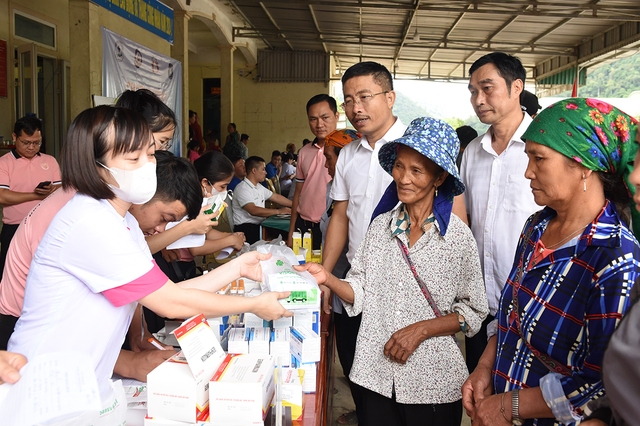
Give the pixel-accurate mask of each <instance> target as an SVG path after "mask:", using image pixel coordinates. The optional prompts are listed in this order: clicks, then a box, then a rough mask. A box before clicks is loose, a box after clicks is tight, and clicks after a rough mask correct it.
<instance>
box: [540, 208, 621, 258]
mask: <svg viewBox="0 0 640 426" xmlns="http://www.w3.org/2000/svg"><path fill="white" fill-rule="evenodd" d="M555 215H556V212H555V210H553V209H551V208H549V207H545V208H544V209H543V210H542V212H541V213H540V219H539V220H538V223H537V224H536V225H535V231H536V234H537V236H535V238H536V240H537V239H540V236H541V235H542V233H543V232H544V230H545V229H546V228H547V225H548V224H549V221H550V220H551V219H552V218H554V217H555ZM621 244H622V226H621V222H620V218H619V216H618V211H617V209H616V207H615V205H614V204H613V203H612V202H610V201H609V200H607V201H606V203H605V205H604V206H603V207H602V210H601V211H600V213H599V214H598V216H597V217H596V218H595V219H594V220H593V222H591V225H587V227H586V229H585V231H584V232H583V233H582V235H580V236H579V237H578V243H577V244H576V255H578V254H580V253H582V252H583V251H585V250H586V249H587V247H589V246H594V247H609V248H613V247H620V245H621Z"/></svg>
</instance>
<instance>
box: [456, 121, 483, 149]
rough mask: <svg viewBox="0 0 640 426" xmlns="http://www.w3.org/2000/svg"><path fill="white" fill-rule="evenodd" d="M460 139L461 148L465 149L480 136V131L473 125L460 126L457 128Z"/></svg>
mask: <svg viewBox="0 0 640 426" xmlns="http://www.w3.org/2000/svg"><path fill="white" fill-rule="evenodd" d="M456 134H457V135H458V139H460V148H461V149H464V148H466V147H467V145H469V143H470V142H471V141H472V140H474V139H475V138H477V137H478V132H476V129H474V128H473V127H471V126H460V127H458V128H457V129H456Z"/></svg>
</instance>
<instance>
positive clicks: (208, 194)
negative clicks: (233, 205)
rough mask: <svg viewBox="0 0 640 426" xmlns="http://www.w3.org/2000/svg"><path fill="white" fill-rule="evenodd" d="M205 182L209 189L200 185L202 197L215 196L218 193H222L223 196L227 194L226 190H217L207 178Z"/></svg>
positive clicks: (206, 198)
mask: <svg viewBox="0 0 640 426" xmlns="http://www.w3.org/2000/svg"><path fill="white" fill-rule="evenodd" d="M207 182H208V183H209V186H210V187H211V191H210V192H208V191H207V187H206V186H204V185H202V189H203V190H204V199H205V200H208V199H209V198H215V197H217V196H218V195H222V194H224V195H225V196H226V195H227V191H222V192H221V191H218V190H217V189H216V188H215V187H214V186H213V185H211V182H209V181H208V180H207Z"/></svg>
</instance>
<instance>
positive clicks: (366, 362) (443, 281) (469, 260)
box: [345, 207, 489, 404]
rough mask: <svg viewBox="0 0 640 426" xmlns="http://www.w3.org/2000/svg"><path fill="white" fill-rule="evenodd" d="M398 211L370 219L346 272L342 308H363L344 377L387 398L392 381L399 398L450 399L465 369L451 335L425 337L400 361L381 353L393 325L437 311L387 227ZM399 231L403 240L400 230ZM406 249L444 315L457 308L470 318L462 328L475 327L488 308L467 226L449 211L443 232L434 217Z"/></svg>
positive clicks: (413, 401)
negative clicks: (348, 292)
mask: <svg viewBox="0 0 640 426" xmlns="http://www.w3.org/2000/svg"><path fill="white" fill-rule="evenodd" d="M401 212H402V209H401V207H399V208H396V209H394V210H392V211H390V212H388V213H385V214H382V215H380V216H378V217H377V218H376V219H375V220H374V221H373V222H372V223H371V226H370V227H369V230H368V232H367V234H366V236H365V238H364V240H363V242H362V244H360V247H359V248H358V251H357V252H356V255H355V258H354V259H353V262H352V265H351V270H350V271H349V274H348V275H347V277H346V278H345V280H346V281H348V282H349V284H350V285H351V287H352V288H353V291H354V302H353V304H345V310H346V311H347V313H348V314H349V315H351V316H354V315H357V314H359V313H361V312H362V323H361V325H360V332H359V334H358V339H357V343H356V353H355V359H354V362H353V367H352V369H351V374H350V378H351V380H352V381H353V382H355V383H357V384H359V385H360V386H363V387H365V388H367V389H370V390H372V391H374V392H377V393H379V394H381V395H383V396H386V397H388V398H391V396H392V392H393V391H394V389H395V393H396V400H397V401H398V402H399V403H402V404H442V403H449V402H454V401H457V400H459V399H460V398H461V391H460V388H461V386H462V384H463V382H464V381H465V380H466V378H467V376H468V374H469V373H468V371H467V367H466V365H465V362H464V359H463V357H462V354H461V352H460V349H459V348H458V347H457V345H456V343H455V341H454V339H452V338H451V336H441V337H431V338H428V339H426V340H425V341H424V342H422V343H421V344H420V345H419V346H418V348H417V349H416V351H415V352H414V353H413V354H412V355H411V356H410V357H409V359H408V360H407V363H406V364H404V365H402V364H399V363H396V362H392V361H390V360H389V359H388V358H386V357H385V356H384V354H383V349H384V345H385V344H386V343H387V341H388V340H389V338H390V337H391V335H392V334H393V333H395V332H396V331H398V330H400V329H402V328H405V327H407V326H409V325H411V324H414V323H416V322H419V321H424V320H428V319H433V318H435V317H436V316H435V314H434V312H433V310H432V309H431V307H430V306H429V303H428V302H427V300H426V299H425V297H424V295H423V294H422V292H421V290H420V286H419V284H418V283H417V282H416V279H415V277H414V276H413V274H412V273H411V270H410V269H409V266H408V265H407V263H406V262H405V260H404V258H403V256H402V251H401V249H400V247H398V244H397V242H396V240H395V239H396V237H394V236H393V235H392V234H393V231H395V230H396V229H397V225H396V223H397V219H398V217H399V214H402V213H401ZM397 238H400V239H401V241H402V242H404V243H405V244H406V245H407V246H408V245H409V241H408V238H407V233H406V232H403V233H400V234H399V235H397ZM409 256H410V257H411V260H412V261H413V263H414V264H415V265H416V268H417V271H418V275H419V276H420V278H422V280H424V282H425V283H426V284H427V286H428V288H429V291H430V293H431V296H432V297H433V299H434V301H435V303H436V304H437V305H438V308H439V309H440V311H441V312H442V315H447V314H449V313H451V312H454V311H455V312H458V313H460V314H461V315H463V316H464V318H465V320H466V322H467V324H468V329H467V331H466V334H467V335H468V336H472V335H474V334H475V333H476V332H477V331H478V330H479V329H480V326H481V324H482V321H483V320H484V318H485V317H486V315H487V313H488V312H489V308H488V305H487V297H486V294H485V290H484V282H483V281H482V272H481V270H480V260H479V258H478V249H477V245H476V242H475V240H474V239H473V235H472V234H471V231H470V230H469V227H468V226H466V225H465V224H464V223H463V222H462V221H461V220H460V219H459V218H458V217H456V216H455V215H451V221H450V223H449V227H448V229H447V232H446V234H445V235H444V236H442V235H440V233H439V230H438V224H437V222H436V223H434V224H433V226H431V227H430V228H429V229H428V230H427V232H426V233H425V234H424V235H422V236H421V237H420V239H419V240H418V241H417V242H416V243H415V244H414V245H413V246H412V247H410V248H409Z"/></svg>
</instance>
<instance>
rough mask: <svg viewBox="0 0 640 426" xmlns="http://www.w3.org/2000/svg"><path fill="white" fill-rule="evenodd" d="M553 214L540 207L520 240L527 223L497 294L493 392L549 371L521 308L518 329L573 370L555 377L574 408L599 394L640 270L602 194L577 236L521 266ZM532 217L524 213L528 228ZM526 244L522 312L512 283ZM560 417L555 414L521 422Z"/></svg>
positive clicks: (631, 243) (637, 251)
mask: <svg viewBox="0 0 640 426" xmlns="http://www.w3.org/2000/svg"><path fill="white" fill-rule="evenodd" d="M554 216H555V212H554V211H553V210H552V209H550V208H545V209H544V210H543V211H542V212H541V214H540V215H539V217H538V218H537V219H536V222H537V223H535V224H533V232H532V233H531V237H530V238H529V241H523V240H524V234H525V233H526V231H524V232H523V234H522V235H521V237H520V241H519V243H518V249H517V251H516V257H515V262H514V263H515V264H514V267H513V269H512V270H511V273H510V275H509V279H508V280H507V285H506V286H505V288H504V290H503V292H502V297H501V298H500V306H499V310H498V315H497V319H498V342H497V348H498V352H497V356H496V361H495V364H494V376H493V377H494V379H493V382H494V383H493V384H494V389H495V392H497V393H501V392H508V391H510V390H512V389H515V388H529V387H538V386H540V380H541V379H542V378H543V377H544V376H547V375H548V374H550V371H549V370H548V369H547V367H546V366H545V365H544V364H543V363H542V362H540V361H539V360H538V359H537V358H536V357H535V356H534V355H533V353H532V352H531V351H530V350H529V348H528V347H527V345H526V344H525V343H524V342H523V340H522V339H521V338H520V335H519V334H518V330H517V327H516V323H515V317H516V315H519V318H520V324H521V329H522V333H523V334H524V337H525V339H527V341H529V343H530V344H531V346H533V347H534V348H535V349H537V350H538V351H540V352H541V353H542V354H547V355H548V356H550V357H551V358H553V359H554V360H556V361H557V362H559V363H561V364H564V365H565V366H566V367H568V368H569V369H570V370H571V371H572V375H571V376H559V375H558V376H557V377H558V380H559V382H560V385H561V386H562V390H563V391H564V395H565V397H566V400H567V401H568V404H569V405H570V408H571V410H572V411H573V412H575V413H577V414H580V413H581V412H582V409H583V408H584V407H585V406H586V404H587V403H588V402H589V401H590V400H593V399H597V398H598V397H600V396H602V395H603V394H604V388H603V385H602V381H601V378H600V367H601V365H602V357H603V354H604V351H605V349H606V346H607V343H608V341H609V338H610V337H611V335H612V334H613V331H614V330H615V328H616V327H617V325H618V323H619V322H620V319H621V318H622V315H623V314H624V312H625V311H626V310H627V309H628V307H629V305H630V298H629V295H630V291H631V287H632V286H633V284H634V282H635V281H636V279H637V278H638V277H639V276H640V264H639V262H638V260H639V259H640V245H639V244H638V241H637V240H636V239H635V237H634V236H633V234H632V233H631V231H629V229H628V228H627V227H626V225H624V224H623V223H622V222H621V220H620V217H619V216H618V213H617V211H616V208H615V206H614V205H613V203H609V202H607V203H606V204H605V206H604V207H603V209H602V211H601V213H600V214H599V215H598V217H596V218H595V219H594V221H593V222H592V224H591V225H590V226H587V227H586V229H585V231H584V233H583V234H582V235H581V236H580V237H579V238H578V239H577V244H575V245H570V246H566V247H562V248H560V249H557V250H555V251H554V252H553V253H551V254H550V255H549V256H548V257H545V258H544V259H542V260H541V261H540V263H538V264H537V265H535V266H533V267H532V268H531V269H530V270H526V268H527V266H528V263H529V262H530V261H531V257H532V253H533V248H534V246H535V244H536V241H538V240H539V239H540V238H541V236H542V234H543V232H544V230H545V229H546V227H547V225H548V223H549V221H550V220H551V219H552V218H553V217H554ZM532 220H533V217H531V218H529V220H528V221H527V224H526V225H525V228H524V229H525V230H526V229H528V228H529V226H530V224H531V222H532ZM523 250H524V257H523V259H524V266H525V273H524V275H523V277H522V282H521V286H520V288H519V291H518V308H519V311H520V312H518V313H516V312H514V306H513V297H512V294H513V293H512V291H513V285H514V281H515V279H516V273H517V272H516V271H517V265H518V263H519V262H520V259H521V253H522V251H523ZM556 374H557V373H556ZM543 393H544V388H543ZM552 409H553V407H552ZM554 413H556V411H555V410H554ZM559 424H561V423H560V422H559V421H557V420H553V419H530V420H527V421H526V422H525V425H536V426H543V425H559ZM567 424H571V423H567Z"/></svg>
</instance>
